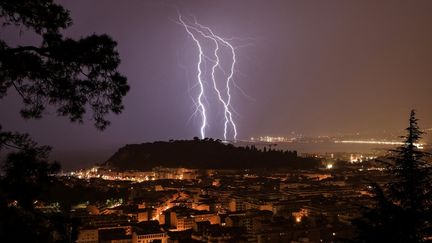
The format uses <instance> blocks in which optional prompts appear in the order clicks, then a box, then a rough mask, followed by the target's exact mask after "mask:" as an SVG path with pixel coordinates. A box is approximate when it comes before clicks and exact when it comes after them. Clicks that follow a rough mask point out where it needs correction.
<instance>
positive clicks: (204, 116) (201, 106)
mask: <svg viewBox="0 0 432 243" xmlns="http://www.w3.org/2000/svg"><path fill="white" fill-rule="evenodd" d="M179 21H180V23H181V24H182V25H183V26H184V28H185V30H186V32H187V33H188V35H189V36H190V37H191V38H192V40H193V41H194V42H195V44H196V46H197V47H198V51H199V55H198V63H197V70H198V73H197V80H198V84H199V87H200V92H199V94H198V99H197V100H198V107H199V110H200V112H201V120H202V124H201V129H200V132H201V138H202V139H204V138H205V128H206V126H207V114H206V108H205V106H204V103H203V101H202V99H203V96H204V83H203V80H202V78H201V75H202V70H201V64H202V60H203V56H204V54H203V51H202V47H201V43H200V42H199V40H198V39H197V38H196V37H195V35H194V34H193V33H192V32H191V31H190V26H188V25H187V24H186V23H185V22H184V21H183V19H182V17H181V15H179Z"/></svg>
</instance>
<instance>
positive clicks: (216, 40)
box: [179, 14, 237, 140]
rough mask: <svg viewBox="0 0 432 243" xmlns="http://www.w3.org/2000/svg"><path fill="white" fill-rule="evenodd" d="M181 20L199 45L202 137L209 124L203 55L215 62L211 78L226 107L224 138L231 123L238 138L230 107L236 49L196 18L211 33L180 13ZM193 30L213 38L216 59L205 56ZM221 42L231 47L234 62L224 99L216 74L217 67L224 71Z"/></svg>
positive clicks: (199, 102)
mask: <svg viewBox="0 0 432 243" xmlns="http://www.w3.org/2000/svg"><path fill="white" fill-rule="evenodd" d="M179 20H180V23H181V24H182V25H183V26H184V28H185V29H186V31H187V33H188V35H189V36H191V37H192V39H193V40H194V42H195V43H196V45H197V47H198V50H199V59H198V63H197V65H198V68H197V70H198V74H197V79H198V83H199V86H200V94H199V96H198V106H199V108H200V111H201V115H202V118H203V119H202V126H201V137H202V138H204V137H205V127H206V125H207V120H206V114H205V112H206V109H205V106H204V104H203V103H202V100H201V99H202V97H203V96H204V85H203V80H202V77H201V75H202V70H201V64H202V62H203V57H204V58H205V59H209V60H210V61H212V62H213V65H212V69H211V78H212V82H213V89H214V90H215V92H216V94H217V96H218V99H219V101H220V103H222V105H223V107H224V118H225V123H224V139H225V140H226V139H227V132H228V126H229V125H230V126H231V127H232V131H233V133H234V134H233V139H234V140H237V126H236V124H235V122H234V120H233V117H232V111H231V110H230V107H231V92H230V86H231V82H232V80H233V76H234V67H235V63H236V54H235V49H234V47H233V46H232V45H231V44H230V43H229V42H228V41H226V40H225V39H223V38H221V37H220V36H218V35H215V34H214V32H213V31H212V30H211V29H210V28H209V27H206V26H203V25H201V24H199V23H197V21H196V20H195V25H196V26H198V27H199V28H201V29H204V30H206V32H208V33H209V34H206V33H204V32H203V31H202V30H200V29H198V28H196V27H194V26H191V25H188V24H186V23H185V22H184V21H183V19H182V17H181V15H180V14H179ZM191 30H193V31H195V32H197V33H198V34H199V35H201V36H202V37H204V38H207V39H210V40H212V41H213V42H214V44H215V49H214V52H213V54H214V56H215V59H214V60H213V59H211V58H208V57H207V56H205V55H204V54H203V51H202V46H201V43H200V41H199V40H198V38H197V37H196V36H195V35H194V34H193V33H192V31H191ZM219 44H222V45H224V46H226V47H228V48H229V49H230V51H231V54H232V62H231V68H230V73H229V75H228V76H227V78H226V79H225V86H226V97H227V98H226V100H224V98H223V97H222V94H221V91H220V90H219V88H218V85H217V81H216V75H215V73H216V69H217V68H219V69H220V70H222V71H223V69H222V67H221V64H220V58H219V51H220V45H219Z"/></svg>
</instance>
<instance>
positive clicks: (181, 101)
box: [0, 0, 432, 164]
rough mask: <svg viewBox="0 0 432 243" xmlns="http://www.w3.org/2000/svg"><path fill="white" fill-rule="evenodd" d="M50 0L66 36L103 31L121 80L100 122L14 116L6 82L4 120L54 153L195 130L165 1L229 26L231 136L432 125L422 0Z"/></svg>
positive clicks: (188, 73) (188, 66) (431, 76)
mask: <svg viewBox="0 0 432 243" xmlns="http://www.w3.org/2000/svg"><path fill="white" fill-rule="evenodd" d="M58 2H60V3H62V4H64V6H65V7H66V8H68V9H69V10H70V11H71V15H72V18H73V22H74V25H73V26H72V27H71V28H69V29H68V30H67V31H66V35H67V36H71V37H80V36H85V35H88V34H91V33H98V34H101V33H107V34H109V35H111V36H112V37H113V38H114V39H115V40H116V41H117V42H118V51H119V52H120V56H121V58H122V64H121V66H120V71H121V72H122V73H123V74H124V75H125V76H127V78H128V81H129V84H130V86H131V91H130V92H129V93H128V95H127V96H126V97H125V100H124V104H125V107H126V108H125V110H124V112H123V113H122V114H121V115H119V116H112V118H111V121H112V125H111V126H110V127H109V128H108V129H107V130H106V131H103V132H100V131H97V130H96V129H95V128H94V127H93V126H92V122H91V121H87V122H86V123H85V124H84V125H78V124H71V123H69V122H68V120H67V119H66V118H62V117H57V116H55V114H54V112H47V113H46V114H45V117H44V118H43V119H41V120H28V121H24V120H23V119H21V118H20V117H19V113H18V107H19V105H20V100H19V99H18V97H17V96H16V95H15V94H14V91H13V90H11V92H10V93H11V95H9V96H8V97H6V98H4V99H3V100H1V102H0V109H1V111H2V112H1V113H2V115H1V119H0V123H1V124H2V125H3V127H4V129H5V130H17V131H25V132H28V133H30V134H31V135H32V136H33V137H34V138H35V139H36V140H37V141H38V142H40V143H41V144H49V145H52V146H53V147H54V148H55V152H54V155H55V156H57V157H58V158H61V159H62V160H63V161H65V162H66V163H69V164H70V163H78V164H79V163H82V162H83V161H85V162H87V163H88V161H90V160H91V161H92V162H97V160H104V159H106V158H107V157H108V156H109V154H110V152H111V151H112V150H113V149H115V148H117V147H119V146H121V145H123V144H125V143H140V142H145V141H153V140H166V139H171V138H173V139H177V138H182V139H187V138H192V137H193V136H198V135H199V126H200V119H199V116H198V117H195V118H194V117H192V118H191V115H192V113H193V112H194V104H193V102H192V99H191V97H194V96H195V95H196V91H197V90H196V89H194V88H193V87H192V86H193V84H194V83H195V82H196V80H195V79H194V78H195V76H194V75H195V72H196V70H195V68H196V66H195V64H196V61H197V49H196V47H195V45H194V42H193V41H192V39H191V38H189V37H188V35H187V33H186V32H185V30H184V28H182V26H180V25H179V24H178V23H176V21H177V11H180V12H181V13H182V14H183V15H185V16H188V17H190V18H192V17H196V19H197V20H198V21H199V22H200V23H201V24H204V25H206V26H209V27H211V28H212V29H213V30H214V31H215V32H216V33H218V34H219V35H221V36H223V37H236V39H234V40H233V41H232V43H233V44H234V45H236V46H238V48H237V55H238V65H237V72H236V75H235V77H234V78H235V81H236V84H237V85H238V86H239V87H241V89H242V90H243V91H244V93H245V94H243V93H242V92H241V91H240V90H239V89H235V90H233V98H232V99H233V100H232V104H233V108H234V109H235V110H236V112H237V114H236V115H235V116H234V119H235V120H236V121H237V125H238V130H239V138H249V137H251V136H258V135H267V134H269V135H288V134H289V133H291V132H293V131H295V132H297V133H304V134H310V135H326V134H329V135H331V134H336V133H352V132H360V133H365V132H380V131H383V130H398V129H402V128H404V127H405V126H406V121H407V118H408V114H409V110H410V109H411V108H416V109H417V110H418V113H419V117H420V118H421V119H422V120H421V125H422V126H423V127H432V113H431V107H432V97H431V91H432V1H429V0H424V1H411V0H406V1H396V0H388V1H377V0H370V1H365V0H362V1H360V0H358V1H345V0H340V1H331V0H328V1H320V0H316V1H308V0H302V1H288V0H284V1H282V0H281V1H270V0H265V1H264V0H260V1H255V0H237V1H232V0H225V1H203V0H196V1H178V0H175V1H174V0H173V1H160V0H158V1H156V0H154V1H147V0H128V1H120V0H92V1H88V0H74V1H66V0H64V1H58ZM0 34H1V35H2V38H3V35H5V34H9V35H11V34H10V33H5V32H3V33H0ZM5 38H6V39H8V40H13V41H16V42H17V43H25V42H31V41H33V39H32V37H31V36H28V35H25V34H24V35H22V36H21V37H19V36H18V35H15V36H6V37H5ZM209 102H213V101H212V100H211V98H210V101H209ZM220 115H221V113H220V111H215V112H213V113H210V116H211V117H210V120H209V122H210V126H209V128H208V134H209V135H211V136H219V137H220V136H221V135H222V134H221V132H220V128H221V126H222V125H221V121H220V119H217V118H216V117H217V116H220ZM89 151H93V152H92V153H91V155H90V153H89ZM107 151H108V152H107ZM60 155H61V156H60ZM65 155H67V156H65Z"/></svg>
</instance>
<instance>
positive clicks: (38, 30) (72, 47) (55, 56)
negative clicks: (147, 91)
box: [0, 0, 129, 242]
mask: <svg viewBox="0 0 432 243" xmlns="http://www.w3.org/2000/svg"><path fill="white" fill-rule="evenodd" d="M0 20H1V21H2V27H5V26H16V27H18V28H21V29H24V30H25V31H28V32H32V33H33V34H34V35H36V36H38V37H39V38H38V39H40V40H41V41H40V43H39V45H27V46H21V45H10V44H9V43H7V42H6V41H5V40H3V39H0V99H1V98H4V97H5V96H6V95H7V94H8V92H9V91H10V90H13V89H14V90H15V91H16V92H17V93H18V94H19V96H20V97H21V99H22V102H23V105H24V106H23V108H22V109H21V115H22V117H24V118H27V119H28V118H41V117H42V114H43V111H44V110H45V109H46V108H47V106H52V107H55V108H56V111H57V114H58V115H59V116H66V117H68V118H69V119H70V121H72V122H82V121H83V118H84V116H85V114H86V109H87V110H91V116H92V120H93V121H94V125H95V126H96V128H97V129H105V128H106V127H107V126H108V125H109V121H108V120H107V119H106V118H105V116H106V115H107V114H109V113H111V112H112V113H115V114H118V113H120V112H121V111H122V110H123V105H122V100H123V97H124V96H125V95H126V93H127V92H128V90H129V86H128V84H127V81H126V78H125V77H124V76H122V75H121V74H120V73H119V72H118V71H117V69H118V66H119V64H120V58H119V54H118V52H117V50H116V46H117V43H116V42H115V41H114V40H112V39H111V38H110V37H109V36H108V35H96V34H92V35H90V36H88V37H84V38H80V39H71V38H67V37H64V36H63V34H62V30H64V29H66V28H67V27H69V26H70V25H71V24H72V20H71V18H70V15H69V12H68V11H67V10H66V9H64V8H63V7H62V6H61V5H58V4H55V3H54V2H53V0H31V1H30V0H0ZM6 149H10V150H12V152H11V153H10V154H9V155H8V156H7V158H6V160H5V162H4V164H3V165H2V171H3V172H2V173H0V239H2V241H5V242H53V241H55V240H57V241H58V240H60V241H70V240H71V238H70V237H68V236H67V235H68V232H69V230H67V227H68V225H69V224H70V221H68V219H67V217H64V215H47V214H43V213H41V212H40V211H38V210H36V209H35V208H34V202H35V201H36V200H38V199H39V197H40V195H41V194H42V192H43V191H44V190H46V189H47V188H49V187H50V185H51V184H52V183H53V182H54V180H55V178H54V177H52V176H51V175H52V173H55V172H57V171H58V170H59V169H60V166H59V164H57V163H49V162H48V155H49V152H50V149H51V148H50V147H47V146H38V145H37V143H36V142H34V141H32V140H31V139H30V137H29V136H28V135H27V134H19V133H12V132H7V131H4V130H2V127H1V125H0V152H4V151H5V150H6Z"/></svg>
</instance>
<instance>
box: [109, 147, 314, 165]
mask: <svg viewBox="0 0 432 243" xmlns="http://www.w3.org/2000/svg"><path fill="white" fill-rule="evenodd" d="M318 164H319V161H318V160H316V159H313V158H300V157H298V156H297V152H296V151H282V150H273V149H269V150H267V149H264V150H258V149H257V148H255V147H254V146H252V147H249V146H246V147H235V146H233V145H232V144H224V143H222V142H221V141H220V140H213V139H204V140H200V139H194V140H176V141H174V140H171V141H169V142H154V143H143V144H128V145H126V146H124V147H122V148H120V149H119V150H118V151H117V152H116V153H115V154H114V155H113V156H111V158H109V159H108V161H106V162H105V164H104V165H105V166H108V167H110V168H112V169H117V170H150V169H152V168H153V167H156V166H163V167H187V168H197V169H240V168H241V169H243V168H301V169H306V168H313V167H317V166H318Z"/></svg>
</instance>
